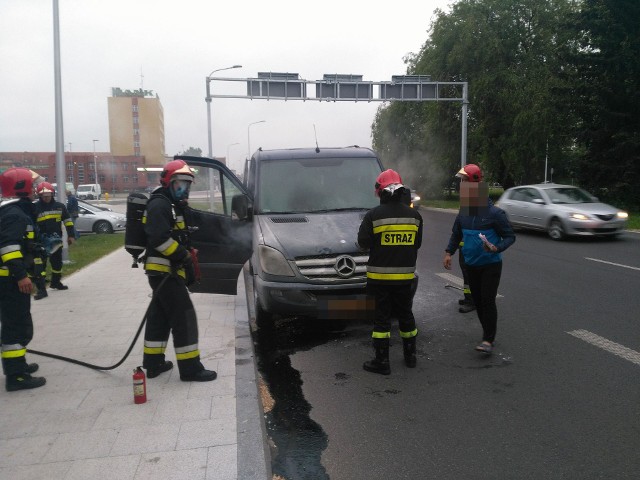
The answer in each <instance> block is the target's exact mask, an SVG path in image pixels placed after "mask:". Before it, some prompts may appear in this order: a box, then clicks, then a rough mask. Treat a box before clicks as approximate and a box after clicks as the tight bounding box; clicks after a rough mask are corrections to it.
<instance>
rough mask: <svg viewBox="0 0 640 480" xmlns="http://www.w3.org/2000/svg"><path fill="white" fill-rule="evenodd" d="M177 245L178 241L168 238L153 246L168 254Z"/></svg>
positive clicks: (176, 247) (173, 250) (174, 249)
mask: <svg viewBox="0 0 640 480" xmlns="http://www.w3.org/2000/svg"><path fill="white" fill-rule="evenodd" d="M178 245H179V243H178V242H176V241H175V240H174V239H173V238H170V239H169V240H167V241H166V242H163V243H161V244H160V245H158V246H157V247H155V249H156V250H157V251H159V252H160V253H161V254H163V255H166V256H169V255H171V254H172V253H173V252H175V251H176V250H177V249H178Z"/></svg>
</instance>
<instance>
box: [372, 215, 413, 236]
mask: <svg viewBox="0 0 640 480" xmlns="http://www.w3.org/2000/svg"><path fill="white" fill-rule="evenodd" d="M372 224H373V229H374V230H373V231H374V233H375V229H376V227H380V226H382V225H415V226H416V227H418V226H419V225H420V220H418V219H417V218H410V217H409V218H383V219H380V220H374V221H373V222H372ZM416 230H417V228H416Z"/></svg>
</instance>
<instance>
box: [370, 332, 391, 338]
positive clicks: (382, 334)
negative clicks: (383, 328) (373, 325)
mask: <svg viewBox="0 0 640 480" xmlns="http://www.w3.org/2000/svg"><path fill="white" fill-rule="evenodd" d="M371 337H373V338H391V332H373V333H372V334H371Z"/></svg>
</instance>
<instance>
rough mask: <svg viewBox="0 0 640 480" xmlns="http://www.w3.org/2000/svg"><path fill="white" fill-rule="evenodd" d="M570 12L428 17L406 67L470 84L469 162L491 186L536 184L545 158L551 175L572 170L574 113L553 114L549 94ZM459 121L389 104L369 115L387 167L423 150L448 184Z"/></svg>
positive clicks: (484, 10)
mask: <svg viewBox="0 0 640 480" xmlns="http://www.w3.org/2000/svg"><path fill="white" fill-rule="evenodd" d="M572 8H575V7H572V3H571V2H570V1H569V0H459V1H458V2H457V3H455V4H454V5H452V9H451V12H450V13H445V12H443V11H440V10H437V11H436V12H435V19H434V21H433V23H432V25H431V28H430V31H429V33H430V36H429V38H428V40H427V41H426V42H425V44H424V45H423V47H422V49H421V50H420V52H419V53H418V54H416V55H414V56H411V57H409V58H407V59H406V62H407V64H408V73H411V74H423V75H431V76H432V78H433V79H434V80H437V81H466V82H469V116H468V154H467V161H468V162H475V163H479V164H481V165H482V167H483V168H484V169H485V171H487V172H488V174H489V178H488V179H489V180H494V181H498V182H501V183H502V184H503V185H504V186H506V187H508V186H510V185H513V184H516V183H528V182H537V181H542V180H543V178H544V165H545V157H546V156H547V155H548V157H549V159H550V163H551V164H552V165H556V171H559V172H562V170H563V166H564V165H570V164H571V162H570V161H568V159H569V158H570V157H571V156H572V155H574V153H573V152H574V150H575V142H574V141H573V138H572V137H571V135H567V133H566V128H565V127H566V125H571V124H572V119H571V115H572V112H571V111H570V110H566V109H560V108H559V106H558V102H557V98H556V91H557V90H558V89H559V88H560V87H561V86H562V84H561V82H562V80H561V78H560V77H559V75H558V72H559V71H561V70H562V69H563V68H564V65H563V64H562V59H563V57H564V56H563V55H562V54H561V53H562V50H563V48H566V45H567V44H568V41H567V39H566V38H564V35H565V31H566V30H562V29H561V28H560V27H561V25H562V24H563V19H564V18H565V17H566V16H567V15H568V14H569V13H570V12H571V11H572ZM460 115H461V109H460V105H459V104H457V103H453V102H450V103H447V102H433V103H431V102H430V103H428V104H426V103H421V104H410V105H402V104H399V103H394V104H391V105H389V106H386V107H383V108H381V109H380V110H379V112H378V114H377V116H376V119H375V123H374V126H373V140H374V146H375V148H376V149H377V150H378V151H381V152H382V156H383V159H385V160H387V159H399V158H403V157H409V158H411V154H412V153H414V152H421V153H422V154H424V155H426V157H427V158H429V159H430V161H429V162H425V164H426V165H428V170H429V172H431V174H432V175H433V176H435V177H437V178H440V179H441V181H442V182H443V183H448V182H450V181H451V178H452V175H453V172H455V171H456V170H457V167H458V166H459V163H460V135H461V133H460V131H461V119H460ZM392 140H393V141H394V142H392ZM391 161H393V160H391ZM417 170H421V168H420V167H418V168H417Z"/></svg>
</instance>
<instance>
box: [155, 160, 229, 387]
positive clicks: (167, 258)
mask: <svg viewBox="0 0 640 480" xmlns="http://www.w3.org/2000/svg"><path fill="white" fill-rule="evenodd" d="M192 182H193V173H192V172H191V169H190V168H189V166H188V165H187V164H186V163H185V162H184V161H182V160H173V161H171V162H169V163H167V164H166V165H165V167H164V169H163V171H162V173H161V174H160V184H161V185H162V187H161V188H158V189H156V190H154V192H153V194H152V195H151V198H150V199H149V202H148V203H147V209H146V211H145V213H144V215H143V218H142V222H143V224H144V231H145V234H146V236H147V249H146V251H147V256H146V259H145V266H144V268H145V270H146V273H147V276H148V279H149V284H150V285H151V288H152V289H153V298H152V299H151V305H150V306H149V314H148V316H147V326H146V330H145V335H144V356H143V362H142V366H143V367H144V368H145V369H146V370H147V377H149V378H154V377H157V376H158V375H160V374H161V373H163V372H166V371H168V370H170V369H171V368H173V363H172V362H170V361H168V360H165V350H166V347H167V342H168V340H169V334H170V333H173V347H174V350H175V353H176V359H177V361H178V370H179V371H180V379H181V380H183V381H185V382H190V381H196V382H208V381H211V380H215V379H216V376H217V374H216V372H214V371H212V370H206V369H205V368H204V366H203V365H202V363H201V362H200V351H199V350H198V320H197V318H196V312H195V310H194V307H193V303H192V302H191V298H189V291H188V289H187V286H188V285H190V284H191V283H192V282H193V278H194V266H193V257H192V255H191V251H190V248H189V245H188V225H187V224H186V222H185V210H186V209H187V208H188V205H187V200H188V198H189V189H190V187H191V183H192Z"/></svg>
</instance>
